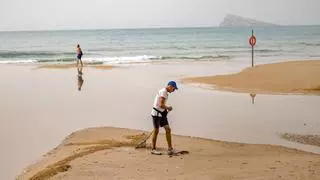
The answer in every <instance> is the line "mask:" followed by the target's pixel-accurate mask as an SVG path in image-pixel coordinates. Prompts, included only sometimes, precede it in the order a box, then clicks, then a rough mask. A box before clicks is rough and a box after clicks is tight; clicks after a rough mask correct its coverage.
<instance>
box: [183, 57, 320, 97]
mask: <svg viewBox="0 0 320 180" xmlns="http://www.w3.org/2000/svg"><path fill="white" fill-rule="evenodd" d="M183 82H185V83H203V84H209V85H214V86H215V87H216V88H217V89H219V90H227V91H236V92H246V93H251V92H255V93H259V94H261V93H267V94H277V93H302V94H317V95H320V61H319V60H313V61H291V62H281V63H274V64H265V65H258V66H255V67H253V68H246V69H244V70H243V71H241V72H239V73H236V74H230V75H216V76H208V77H194V78H193V77H191V78H185V79H184V80H183Z"/></svg>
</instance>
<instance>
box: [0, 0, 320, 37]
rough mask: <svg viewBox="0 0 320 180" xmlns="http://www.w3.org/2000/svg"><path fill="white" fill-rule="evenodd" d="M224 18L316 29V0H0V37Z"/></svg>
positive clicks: (319, 8) (206, 23) (204, 23)
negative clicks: (3, 34) (9, 33)
mask: <svg viewBox="0 0 320 180" xmlns="http://www.w3.org/2000/svg"><path fill="white" fill-rule="evenodd" d="M226 14H235V15H239V16H243V17H247V18H253V19H257V20H261V21H265V22H269V23H275V24H279V25H315V24H320V18H319V16H320V0H0V31H21V30H60V29H62V30H64V29H118V28H120V29H122V28H158V27H211V26H218V25H219V23H220V22H221V21H222V20H223V18H224V17H225V15H226Z"/></svg>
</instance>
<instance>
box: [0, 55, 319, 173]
mask: <svg viewBox="0 0 320 180" xmlns="http://www.w3.org/2000/svg"><path fill="white" fill-rule="evenodd" d="M242 68H243V66H238V65H237V64H234V63H233V62H228V61H222V62H199V63H194V62H192V63H187V62H186V63H173V64H159V63H157V64H148V65H147V66H145V65H142V64H141V65H134V66H123V67H121V68H113V69H111V70H106V71H105V70H97V69H96V68H86V67H84V68H83V75H82V77H83V79H84V83H83V86H82V90H81V91H78V72H77V70H76V68H38V66H31V65H28V66H25V65H0V70H1V71H0V72H1V74H2V76H1V78H2V79H1V83H2V86H1V87H2V88H0V96H1V99H2V101H1V102H2V103H0V114H1V123H2V126H1V131H0V135H1V136H0V141H1V143H2V147H1V148H0V159H2V161H1V163H0V169H2V170H3V171H2V173H1V174H0V179H14V177H16V176H17V175H18V174H20V173H21V172H22V169H23V168H25V167H28V168H27V169H28V170H30V171H28V172H25V173H23V175H25V176H23V177H26V176H28V177H31V176H33V175H35V174H36V173H37V172H41V171H42V170H44V169H45V167H47V166H50V165H52V164H55V162H59V161H60V160H63V159H64V158H66V157H70V158H67V159H65V161H61V162H60V163H59V164H60V165H64V166H62V167H60V168H59V169H62V170H63V169H67V170H68V171H67V172H66V173H67V174H68V173H72V172H73V170H74V171H77V172H79V173H80V174H81V172H82V170H81V169H82V168H89V166H90V165H92V164H91V161H90V163H88V162H87V160H86V159H91V158H94V157H95V155H97V156H96V157H97V158H98V159H99V160H95V161H94V162H93V163H94V164H93V166H94V165H95V164H99V166H97V167H96V168H95V166H94V167H93V168H94V169H96V170H97V172H96V173H90V171H88V173H86V172H85V173H84V174H82V175H84V176H85V178H84V179H90V178H95V176H99V177H103V178H102V179H106V178H104V177H109V176H110V177H113V175H114V174H113V169H112V172H111V171H106V169H105V167H108V168H112V167H115V168H118V166H117V165H119V166H121V167H122V168H119V169H117V171H115V172H116V173H117V172H119V173H118V174H115V175H114V176H119V177H120V178H121V177H123V179H128V176H131V175H133V174H134V175H133V176H132V177H135V179H138V177H140V175H139V173H137V172H139V171H142V170H141V169H143V170H144V171H143V172H142V175H141V178H149V177H151V175H154V176H155V178H157V179H158V178H162V179H163V178H164V179H169V175H170V176H174V177H176V178H177V179H179V178H180V176H181V177H182V178H187V177H189V176H190V177H192V179H194V177H199V178H200V179H212V178H210V177H217V179H219V178H220V179H228V177H231V176H235V178H234V179H239V178H241V177H246V179H250V177H249V176H250V174H252V173H253V176H254V178H253V179H259V178H257V177H258V174H260V173H261V174H262V175H261V178H263V177H264V175H265V174H264V173H266V172H268V173H269V171H275V172H276V173H275V174H277V173H280V171H279V172H278V171H277V170H273V168H274V166H272V165H273V162H270V164H269V161H267V160H266V161H265V163H264V164H262V165H261V166H257V167H259V168H255V167H256V164H258V162H259V161H260V157H262V160H264V159H268V157H269V156H271V157H272V158H274V157H275V156H273V155H272V154H269V153H268V151H269V149H268V151H265V150H263V148H264V147H271V149H273V146H270V145H261V144H274V145H281V146H284V147H287V148H297V149H300V150H303V151H307V152H313V153H318V154H319V153H320V148H319V147H318V146H311V145H305V144H300V143H297V142H296V141H295V142H292V141H287V140H284V139H282V138H280V136H279V134H280V133H295V134H310V135H313V134H319V127H320V124H319V117H320V112H319V103H320V96H300V95H294V96H292V95H277V96H274V95H261V94H257V96H256V102H255V104H251V97H250V96H249V94H248V93H230V92H221V91H214V90H207V89H203V88H197V87H194V86H190V85H187V84H181V83H180V82H179V80H180V79H181V78H183V77H186V76H188V77H200V76H209V75H212V74H214V75H217V74H229V73H234V72H238V71H240V70H241V69H242ZM146 74H147V76H146ZM168 80H177V81H178V85H179V91H176V92H175V93H173V94H171V95H170V100H169V101H168V103H169V104H170V105H172V106H173V107H174V111H173V112H172V113H170V114H169V123H170V125H171V128H172V132H173V133H175V134H178V135H185V136H193V137H202V138H207V139H215V140H220V141H210V140H204V141H203V139H199V138H188V137H182V136H175V137H174V145H175V147H176V148H177V149H183V150H188V151H190V154H189V155H186V156H182V158H183V159H181V160H180V158H181V157H179V158H177V157H173V158H168V156H166V155H164V156H161V157H154V156H151V155H150V151H149V150H145V149H141V150H138V151H135V150H133V149H132V147H131V146H132V144H130V141H131V140H128V139H126V138H123V135H127V134H133V135H135V134H140V133H141V132H140V131H133V130H125V133H123V134H121V133H120V134H119V133H118V132H120V130H118V129H115V132H114V131H113V130H112V129H113V128H111V129H109V128H106V129H108V131H106V130H103V132H101V138H98V137H100V135H94V136H92V139H90V137H91V136H90V135H89V134H87V133H83V136H77V137H78V138H79V139H78V140H79V141H80V142H84V141H86V143H88V142H89V143H91V144H92V141H100V140H103V141H102V142H101V141H100V142H99V143H100V144H98V146H97V147H94V148H93V149H91V148H89V149H86V150H88V151H86V150H85V151H84V152H82V150H81V149H80V150H81V152H82V153H81V154H77V152H78V151H77V149H75V151H74V152H71V151H72V150H73V149H74V148H75V146H70V145H69V146H65V147H64V146H63V145H62V146H59V148H58V149H59V152H60V153H59V154H55V153H57V151H55V150H53V151H50V150H51V149H52V148H53V147H56V146H57V145H58V144H59V143H60V142H61V141H62V140H63V139H64V138H65V137H66V136H68V135H69V134H71V133H72V132H75V131H78V130H81V129H86V128H89V127H105V126H108V127H109V126H110V127H121V128H129V129H139V130H145V131H148V130H150V129H152V121H151V118H150V111H151V106H152V103H153V100H154V99H153V98H154V96H155V94H156V92H157V91H158V90H159V88H162V87H164V85H165V84H166V83H167V82H168ZM128 100H130V101H129V102H128ZM136 102H138V105H135V104H136ZM190 102H192V103H190ZM133 104H134V105H133ZM98 129H99V128H98ZM87 131H88V130H84V131H81V132H87ZM121 131H122V130H121ZM108 132H110V134H109V133H108ZM131 132H132V133H131ZM162 132H163V131H162ZM75 134H78V135H79V133H75ZM102 136H103V137H102ZM71 137H72V135H71ZM111 138H114V139H115V140H116V141H112V142H113V144H112V146H110V144H106V143H109V142H110V141H107V140H110V139H111ZM78 140H77V141H78ZM119 141H121V142H122V141H125V143H124V144H123V143H122V145H125V146H122V147H118V148H115V149H113V150H110V149H109V150H103V149H105V148H110V147H113V146H119ZM64 142H69V141H68V140H67V141H64ZM209 142H210V143H209ZM227 142H238V143H247V144H246V145H242V144H241V146H240V145H239V144H237V143H236V144H235V145H234V146H233V145H232V144H234V143H227ZM101 143H102V145H101ZM208 143H209V144H208ZM248 144H260V145H248ZM222 145H224V146H222ZM101 146H102V147H101ZM61 147H64V149H65V150H62V151H61V149H60V148H61ZM159 147H160V148H162V150H163V151H164V152H165V149H166V143H165V140H164V137H163V136H161V137H160V139H159ZM225 147H227V148H225ZM240 147H246V148H247V147H248V148H249V147H254V148H253V149H251V150H250V151H249V149H246V148H245V149H243V150H242V149H241V148H240ZM80 148H81V147H80ZM223 148H224V149H223ZM261 148H262V149H261ZM277 148H279V146H276V149H277ZM287 148H280V150H281V151H280V152H281V153H280V155H278V156H277V157H279V158H280V161H281V162H282V159H283V161H284V162H290V163H292V164H300V163H301V164H302V166H300V165H297V167H292V166H287V164H285V165H286V166H283V167H284V168H287V167H288V168H289V169H290V167H292V169H290V171H292V172H289V171H284V172H289V173H288V174H290V175H292V177H294V178H293V179H295V178H296V179H299V178H300V177H301V178H300V179H305V178H304V177H306V176H307V173H308V172H309V170H306V169H307V168H309V167H308V166H307V165H306V163H308V161H309V159H310V158H309V155H310V156H312V157H313V159H315V160H310V161H312V163H315V164H319V161H318V159H317V157H318V156H317V155H314V154H311V153H303V152H301V153H302V154H301V153H300V151H299V153H297V154H298V156H296V155H295V154H292V153H291V154H290V153H289V154H286V153H282V149H285V150H284V151H290V152H291V151H295V150H290V149H287ZM97 149H98V150H100V149H101V151H99V152H96V153H92V152H93V151H96V150H97ZM244 150H245V152H244ZM49 151H50V152H49ZM118 151H119V152H118ZM123 151H124V154H123ZM247 151H248V152H251V153H250V154H252V155H256V156H250V155H249V156H248V158H247V155H248V154H245V153H246V152H247ZM275 151H276V150H275ZM47 152H49V154H47ZM107 152H110V154H108V153H107ZM271 152H274V151H273V150H271ZM297 152H298V151H297ZM71 153H72V154H74V156H72V155H71ZM90 153H92V154H90ZM99 153H102V154H105V155H106V154H107V155H108V156H107V158H101V156H100V155H99ZM111 153H112V154H111ZM237 153H239V154H237ZM242 153H244V154H245V156H244V157H241V156H242V155H243V154H242ZM43 154H46V156H45V157H42V155H43ZM50 154H51V155H52V156H50ZM127 154H129V155H130V156H126V155H127ZM264 154H265V155H264ZM303 154H305V155H306V156H305V155H303ZM54 155H55V156H54ZM70 155H71V156H70ZM109 155H111V156H112V157H110V156H109ZM131 155H133V156H134V157H133V158H132V159H130V158H131ZM300 155H301V156H300ZM80 156H81V158H80ZM12 157H15V158H12ZM123 157H128V158H129V159H124V158H123ZM226 157H227V158H226ZM233 157H234V159H233ZM295 157H299V158H298V160H297V159H294V158H295ZM315 157H316V158H315ZM54 158H55V159H54ZM146 158H148V159H151V160H152V163H150V162H149V161H148V162H145V161H147V160H146ZM188 158H189V159H188ZM210 158H211V161H209V160H210ZM272 158H271V160H272ZM290 158H291V159H290ZM292 158H293V159H292ZM208 159H209V160H208ZM225 159H228V160H225ZM229 159H230V160H232V161H230V162H232V163H234V165H232V164H231V163H230V164H229V165H228V164H226V163H227V162H228V161H229ZM244 159H245V160H247V159H248V162H246V161H245V162H243V163H244V164H243V166H245V165H248V166H247V167H246V168H248V169H246V171H245V172H246V173H245V172H243V173H242V172H241V171H242V169H241V168H243V167H242V164H241V163H242V161H240V160H244ZM47 160H48V161H47ZM100 160H103V161H101V162H102V165H101V164H100V163H95V162H100ZM140 160H141V161H140ZM142 160H143V161H142ZM198 160H199V161H198ZM193 161H195V162H196V163H195V164H197V166H193ZM140 162H143V163H140ZM240 162H241V163H240ZM295 162H299V163H295ZM61 163H62V164H61ZM64 163H66V164H64ZM77 163H78V164H79V166H78V165H77ZM135 163H136V164H135ZM137 163H139V164H137ZM246 163H248V164H246ZM30 164H34V165H33V166H28V165H30ZM59 164H58V165H59ZM113 164H115V166H113ZM144 164H145V165H146V166H147V167H145V166H144ZM202 164H203V165H204V166H202ZM56 165H57V164H56ZM70 165H71V168H70ZM100 165H101V166H100ZM153 165H154V166H155V167H157V168H159V169H160V171H159V172H158V171H155V170H154V169H153V170H152V169H151V170H150V167H152V166H153ZM220 165H221V166H220ZM269 165H270V166H269ZM126 166H127V167H130V168H123V167H126ZM310 166H311V167H313V166H312V164H311V165H310ZM315 166H316V165H315ZM32 167H34V168H32ZM55 167H56V166H55ZM58 167H59V166H58ZM90 167H91V168H92V166H90ZM99 167H100V168H99ZM176 167H178V168H177V169H180V171H178V172H179V174H174V173H176V171H171V170H172V169H174V170H175V169H176ZM269 167H270V168H271V169H269V170H268V168H269ZM77 168H80V169H77ZM148 168H149V169H148ZM165 168H166V169H165ZM263 168H265V169H263ZM276 168H277V166H276ZM298 168H301V169H298ZM138 169H139V170H138ZM167 169H168V173H167ZM230 169H233V170H234V171H230V172H231V173H230V174H228V173H229V170H230ZM296 169H298V170H297V173H295V172H293V171H295V170H296ZM157 170H158V169H157ZM220 170H221V171H220ZM149 171H150V176H149V174H148V173H149ZM265 171H266V172H265ZM92 172H95V171H94V170H93V171H92ZM189 172H190V173H189ZM207 172H208V173H209V175H208V174H207ZM312 172H313V169H310V173H311V175H310V174H309V175H310V178H311V179H312V178H313V175H312ZM136 173H137V175H136ZM152 173H154V174H152ZM88 174H90V177H88V176H87V175H88ZM237 174H241V177H240V176H239V178H238V176H237ZM315 174H316V175H318V174H317V172H315ZM164 175H165V176H164ZM216 175H217V176H216ZM269 175H270V176H269ZM269 175H266V177H268V176H269V177H271V173H270V174H269ZM61 176H63V177H64V176H65V179H68V178H67V175H64V173H59V174H58V175H56V176H54V177H53V178H61ZM207 176H209V178H208V177H207ZM284 176H285V175H284ZM288 176H289V175H288ZM68 177H70V178H71V179H77V178H72V177H71V174H70V176H68ZM224 177H226V178H224ZM285 177H287V176H285ZM290 177H291V176H290ZM275 178H276V176H275ZM20 179H21V178H20ZM22 179H23V178H22ZM80 179H81V178H80ZM96 179H98V177H97V178H96ZM100 179H101V178H100ZM149 179H150V178H149ZM180 179H181V178H180ZM229 179H231V178H229ZM269 179H270V178H269ZM271 179H273V178H271ZM287 179H288V178H287Z"/></svg>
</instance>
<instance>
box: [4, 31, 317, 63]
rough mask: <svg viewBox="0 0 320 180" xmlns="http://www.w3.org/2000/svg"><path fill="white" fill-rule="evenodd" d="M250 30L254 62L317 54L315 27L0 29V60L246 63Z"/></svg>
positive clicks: (249, 56) (248, 59) (250, 50)
mask: <svg viewBox="0 0 320 180" xmlns="http://www.w3.org/2000/svg"><path fill="white" fill-rule="evenodd" d="M252 30H253V31H254V35H255V36H256V39H257V43H256V46H255V47H254V58H255V60H256V61H257V62H259V63H269V62H274V61H281V60H295V59H299V60H302V59H319V58H320V26H278V27H265V28H254V29H251V28H235V27H232V28H221V27H207V28H159V29H111V30H58V31H15V32H0V42H1V43H0V64H44V63H50V64H61V63H73V62H74V61H75V60H76V45H77V44H80V46H81V48H82V51H83V54H84V55H83V61H84V62H85V63H91V64H111V65H112V64H134V63H149V62H154V61H160V62H162V61H163V62H176V61H178V62H181V61H182V62H183V61H235V62H244V63H245V62H246V63H247V62H250V61H251V53H252V48H251V46H250V44H249V38H250V37H251V35H252Z"/></svg>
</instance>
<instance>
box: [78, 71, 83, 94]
mask: <svg viewBox="0 0 320 180" xmlns="http://www.w3.org/2000/svg"><path fill="white" fill-rule="evenodd" d="M77 70H78V91H81V87H82V85H83V78H82V67H81V68H77Z"/></svg>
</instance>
